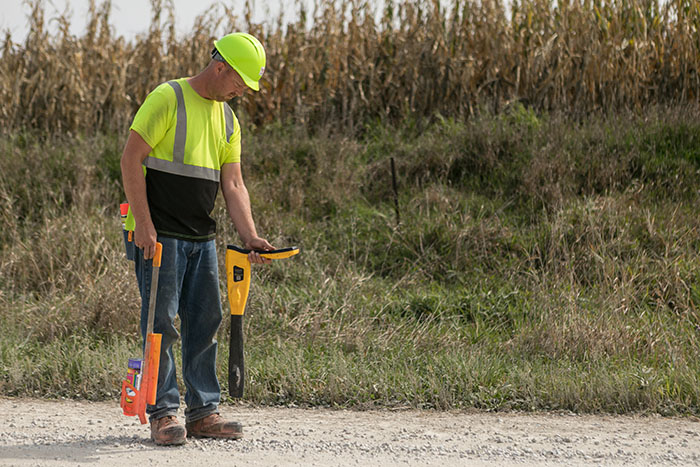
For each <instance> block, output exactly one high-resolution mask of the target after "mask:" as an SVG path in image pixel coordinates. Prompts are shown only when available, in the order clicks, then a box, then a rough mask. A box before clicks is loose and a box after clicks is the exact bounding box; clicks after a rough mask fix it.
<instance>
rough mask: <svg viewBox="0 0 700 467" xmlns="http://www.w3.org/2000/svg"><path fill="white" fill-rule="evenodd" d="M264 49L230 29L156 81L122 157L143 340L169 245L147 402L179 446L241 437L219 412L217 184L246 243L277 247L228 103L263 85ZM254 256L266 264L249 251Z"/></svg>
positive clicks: (154, 433)
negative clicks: (201, 59) (262, 228)
mask: <svg viewBox="0 0 700 467" xmlns="http://www.w3.org/2000/svg"><path fill="white" fill-rule="evenodd" d="M264 71H265V50H264V49H263V47H262V45H261V44H260V42H259V41H258V40H257V39H256V38H255V37H253V36H251V35H249V34H245V33H233V34H229V35H226V36H224V37H222V38H221V39H220V40H218V41H215V42H214V50H213V51H212V59H211V61H210V62H209V64H208V65H207V66H206V68H204V70H202V71H201V72H200V73H199V74H197V75H196V76H194V77H190V78H181V79H177V80H173V81H168V82H167V83H163V84H161V85H159V86H158V87H156V88H155V89H154V90H153V91H152V92H151V93H150V94H149V95H148V97H146V100H145V101H144V103H143V104H142V106H141V107H140V108H139V110H138V112H137V113H136V116H135V117H134V121H133V123H132V125H131V128H130V132H129V137H128V140H127V142H126V145H125V147H124V153H123V155H122V160H121V169H122V178H123V183H124V191H125V193H126V197H127V199H128V201H129V205H130V212H129V219H127V222H128V223H129V222H135V225H134V243H135V245H136V247H138V249H137V250H136V252H135V255H134V262H135V270H136V277H137V281H138V285H139V289H140V293H141V333H142V336H143V337H144V339H145V332H146V317H147V313H148V302H149V295H150V291H149V288H150V283H151V277H150V275H151V261H150V260H151V258H153V256H154V254H155V245H156V241H159V242H161V243H162V244H163V253H162V260H161V268H160V277H159V284H158V290H157V295H156V299H157V300H156V312H155V323H154V332H156V333H161V334H162V344H161V357H160V370H159V375H158V391H157V396H156V403H155V405H153V406H150V405H149V406H148V409H147V412H148V414H149V420H150V424H151V437H152V439H153V440H154V441H155V442H156V443H157V444H161V445H172V444H183V443H185V440H186V437H187V436H195V437H215V438H230V439H237V438H240V437H241V436H242V434H243V433H242V427H241V425H240V423H238V422H233V421H225V420H224V419H223V418H222V417H221V416H220V415H219V413H218V405H219V402H220V398H221V390H220V386H219V381H218V379H217V375H216V349H217V344H216V339H215V337H216V333H217V330H218V328H219V325H220V324H221V320H222V315H221V299H220V294H219V273H218V260H217V254H216V246H215V243H214V237H215V234H216V222H215V221H214V219H213V218H212V217H211V213H212V211H213V208H214V202H215V200H216V196H217V193H218V189H219V187H221V191H222V193H223V195H224V198H225V200H226V207H227V210H228V213H229V215H230V217H231V220H232V221H233V224H234V226H235V228H236V230H237V232H238V234H239V236H240V240H241V242H242V243H243V244H244V245H245V247H246V248H249V249H255V250H272V249H273V248H274V247H273V246H272V245H271V244H270V243H269V242H268V241H267V240H265V239H263V238H260V237H259V236H258V234H257V232H256V229H255V223H254V221H253V216H252V213H251V208H250V198H249V196H248V191H247V189H246V186H245V184H244V182H243V176H242V173H241V129H240V125H239V123H238V119H237V118H236V116H235V114H234V113H233V111H232V110H231V108H230V107H229V106H228V104H227V103H226V102H227V101H229V100H231V99H233V98H235V97H239V96H241V95H243V93H244V92H245V91H246V89H247V88H250V89H253V90H255V91H258V90H259V84H258V81H259V80H260V78H261V77H262V75H263V72H264ZM249 259H250V261H251V262H252V263H259V264H260V263H266V262H269V260H266V259H264V258H261V257H260V255H259V254H257V253H255V252H253V253H251V254H250V255H249ZM176 316H179V317H180V332H181V333H182V376H183V380H184V383H185V386H186V393H185V403H186V409H185V426H183V425H182V424H180V423H179V422H178V419H177V413H178V409H179V405H180V393H179V391H178V386H177V377H176V370H175V365H174V359H173V349H172V346H173V344H174V343H175V342H176V340H177V338H178V330H177V329H176V327H175V325H174V320H175V317H176Z"/></svg>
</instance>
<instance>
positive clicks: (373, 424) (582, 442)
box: [0, 398, 700, 467]
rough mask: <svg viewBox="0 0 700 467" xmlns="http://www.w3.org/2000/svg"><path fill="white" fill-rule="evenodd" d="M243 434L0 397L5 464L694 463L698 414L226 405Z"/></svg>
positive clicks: (699, 451)
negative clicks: (210, 434) (201, 433)
mask: <svg viewBox="0 0 700 467" xmlns="http://www.w3.org/2000/svg"><path fill="white" fill-rule="evenodd" d="M222 414H223V415H224V416H226V417H227V418H231V419H236V420H239V421H241V422H242V423H243V424H244V426H245V428H244V429H245V433H246V436H245V438H244V439H242V440H239V441H233V442H228V441H215V440H190V441H188V443H187V444H186V445H185V446H182V447H159V446H156V445H154V444H153V443H152V442H151V441H150V440H149V431H148V426H147V425H140V424H139V422H138V419H136V418H131V417H125V416H123V415H122V414H121V411H120V409H119V406H118V403H117V402H114V403H90V402H74V401H45V400H32V399H8V398H0V465H18V466H28V465H32V466H37V465H38V466H56V465H79V464H84V463H93V464H97V465H100V466H102V465H114V466H117V465H119V466H123V465H156V464H157V465H161V464H165V463H166V462H167V465H169V466H178V465H183V466H184V465H188V466H189V465H207V464H209V465H260V466H270V465H277V466H285V465H315V466H334V467H336V466H341V465H382V466H393V465H436V466H452V465H454V466H457V465H459V466H463V465H477V466H478V465H499V466H501V465H698V464H700V423H698V420H697V419H695V418H683V419H678V418H661V417H638V416H607V415H606V416H590V415H583V416H581V415H560V414H519V413H506V414H504V413H498V414H494V413H481V412H472V413H463V412H427V411H415V410H398V411H391V410H378V411H365V412H356V411H345V410H326V409H288V408H254V407H245V406H223V407H222Z"/></svg>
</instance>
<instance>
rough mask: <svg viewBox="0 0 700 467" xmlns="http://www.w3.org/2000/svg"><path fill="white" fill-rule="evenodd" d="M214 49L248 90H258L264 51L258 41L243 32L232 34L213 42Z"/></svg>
mask: <svg viewBox="0 0 700 467" xmlns="http://www.w3.org/2000/svg"><path fill="white" fill-rule="evenodd" d="M214 47H216V50H218V51H219V54H221V56H222V57H224V60H226V62H227V63H228V64H229V65H231V67H233V69H234V70H236V71H237V72H238V74H239V75H241V78H243V81H245V84H247V85H248V87H249V88H250V89H253V90H254V91H259V90H260V86H259V85H258V81H260V78H261V77H262V75H263V73H265V49H264V48H263V46H262V44H261V43H260V41H259V40H257V39H256V38H255V37H253V36H251V35H250V34H247V33H245V32H234V33H233V34H227V35H225V36H224V37H222V38H221V39H219V40H218V41H214Z"/></svg>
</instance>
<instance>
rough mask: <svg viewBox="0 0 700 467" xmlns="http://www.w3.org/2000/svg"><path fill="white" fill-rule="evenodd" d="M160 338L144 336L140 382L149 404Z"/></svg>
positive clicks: (152, 401) (153, 394) (152, 400)
mask: <svg viewBox="0 0 700 467" xmlns="http://www.w3.org/2000/svg"><path fill="white" fill-rule="evenodd" d="M159 245H160V243H159ZM161 338H162V335H161V334H149V335H148V336H147V337H146V347H147V349H148V355H146V358H147V359H148V360H147V362H146V374H144V375H143V378H144V381H143V382H142V383H141V384H142V388H145V391H144V396H145V398H146V403H147V404H151V405H153V404H155V403H156V390H157V389H158V370H159V366H160V343H161ZM143 384H145V386H143Z"/></svg>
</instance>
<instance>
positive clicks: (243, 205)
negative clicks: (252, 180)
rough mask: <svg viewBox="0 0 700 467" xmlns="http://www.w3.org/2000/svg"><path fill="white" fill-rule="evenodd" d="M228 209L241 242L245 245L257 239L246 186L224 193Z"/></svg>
mask: <svg viewBox="0 0 700 467" xmlns="http://www.w3.org/2000/svg"><path fill="white" fill-rule="evenodd" d="M224 197H225V199H226V208H227V209H228V213H229V216H230V217H231V221H233V225H234V227H235V228H236V231H237V232H238V235H239V237H240V238H241V241H242V242H243V243H245V244H247V243H248V242H250V241H251V240H252V239H254V238H257V236H258V233H257V231H256V230H255V222H254V221H253V214H252V210H251V208H250V197H249V196H248V190H247V189H246V187H245V185H240V186H237V187H234V188H230V189H228V190H226V191H225V192H224Z"/></svg>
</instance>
